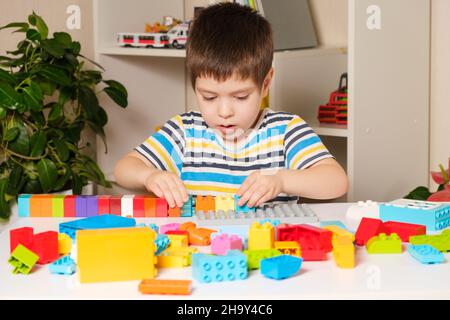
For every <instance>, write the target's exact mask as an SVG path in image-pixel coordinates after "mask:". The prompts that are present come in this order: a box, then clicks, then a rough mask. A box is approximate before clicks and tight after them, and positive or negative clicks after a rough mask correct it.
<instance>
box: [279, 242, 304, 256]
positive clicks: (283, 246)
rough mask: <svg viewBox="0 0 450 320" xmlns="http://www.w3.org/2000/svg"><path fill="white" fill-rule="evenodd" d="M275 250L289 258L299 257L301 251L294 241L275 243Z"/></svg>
mask: <svg viewBox="0 0 450 320" xmlns="http://www.w3.org/2000/svg"><path fill="white" fill-rule="evenodd" d="M274 246H275V249H277V250H278V251H281V252H282V253H283V254H288V255H291V256H296V257H301V256H302V251H301V250H300V245H299V244H298V242H296V241H275V243H274Z"/></svg>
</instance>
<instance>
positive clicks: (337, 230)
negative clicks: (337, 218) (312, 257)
mask: <svg viewBox="0 0 450 320" xmlns="http://www.w3.org/2000/svg"><path fill="white" fill-rule="evenodd" d="M323 229H326V230H330V231H331V232H332V233H333V239H332V242H333V240H334V238H335V237H336V236H339V237H349V238H350V239H351V241H352V242H353V241H355V235H354V234H353V233H351V232H349V231H347V230H345V229H342V228H341V227H338V226H325V227H323Z"/></svg>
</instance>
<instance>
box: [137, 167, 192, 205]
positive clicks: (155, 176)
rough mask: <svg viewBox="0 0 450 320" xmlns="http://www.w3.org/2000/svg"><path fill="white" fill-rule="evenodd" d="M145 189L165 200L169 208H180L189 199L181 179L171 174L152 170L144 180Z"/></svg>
mask: <svg viewBox="0 0 450 320" xmlns="http://www.w3.org/2000/svg"><path fill="white" fill-rule="evenodd" d="M145 187H146V188H147V190H148V191H151V192H153V193H154V194H155V195H156V196H157V197H160V198H164V199H166V200H167V203H168V204H169V207H171V208H173V207H175V206H177V207H182V206H183V204H184V203H185V202H186V201H187V200H188V199H189V198H188V194H187V191H186V187H185V186H184V184H183V182H182V181H181V179H180V178H179V177H178V176H177V175H176V174H175V173H172V172H167V171H162V170H154V171H153V172H151V173H150V174H149V175H148V176H147V178H146V179H145Z"/></svg>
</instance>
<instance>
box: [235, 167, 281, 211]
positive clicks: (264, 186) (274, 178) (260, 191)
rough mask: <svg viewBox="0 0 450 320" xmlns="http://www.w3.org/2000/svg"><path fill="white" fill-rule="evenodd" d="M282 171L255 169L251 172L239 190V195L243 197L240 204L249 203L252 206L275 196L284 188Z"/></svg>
mask: <svg viewBox="0 0 450 320" xmlns="http://www.w3.org/2000/svg"><path fill="white" fill-rule="evenodd" d="M280 171H281V170H275V171H264V173H262V172H261V171H255V172H253V173H252V174H250V175H249V176H248V177H247V178H246V179H245V181H244V183H243V184H242V186H241V187H240V188H239V190H238V191H237V195H238V196H239V197H240V198H241V199H240V200H239V202H238V205H239V206H243V205H244V204H245V203H247V206H248V207H250V208H251V207H255V206H259V205H260V204H262V203H264V202H266V201H269V200H271V199H273V198H275V197H276V196H277V195H278V194H279V193H281V192H282V190H283V181H282V179H281V176H280ZM247 201H248V202H247Z"/></svg>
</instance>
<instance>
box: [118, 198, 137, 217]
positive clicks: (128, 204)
mask: <svg viewBox="0 0 450 320" xmlns="http://www.w3.org/2000/svg"><path fill="white" fill-rule="evenodd" d="M133 198H134V196H133V195H130V194H125V195H122V198H121V200H120V206H121V207H120V215H121V216H122V217H133Z"/></svg>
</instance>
